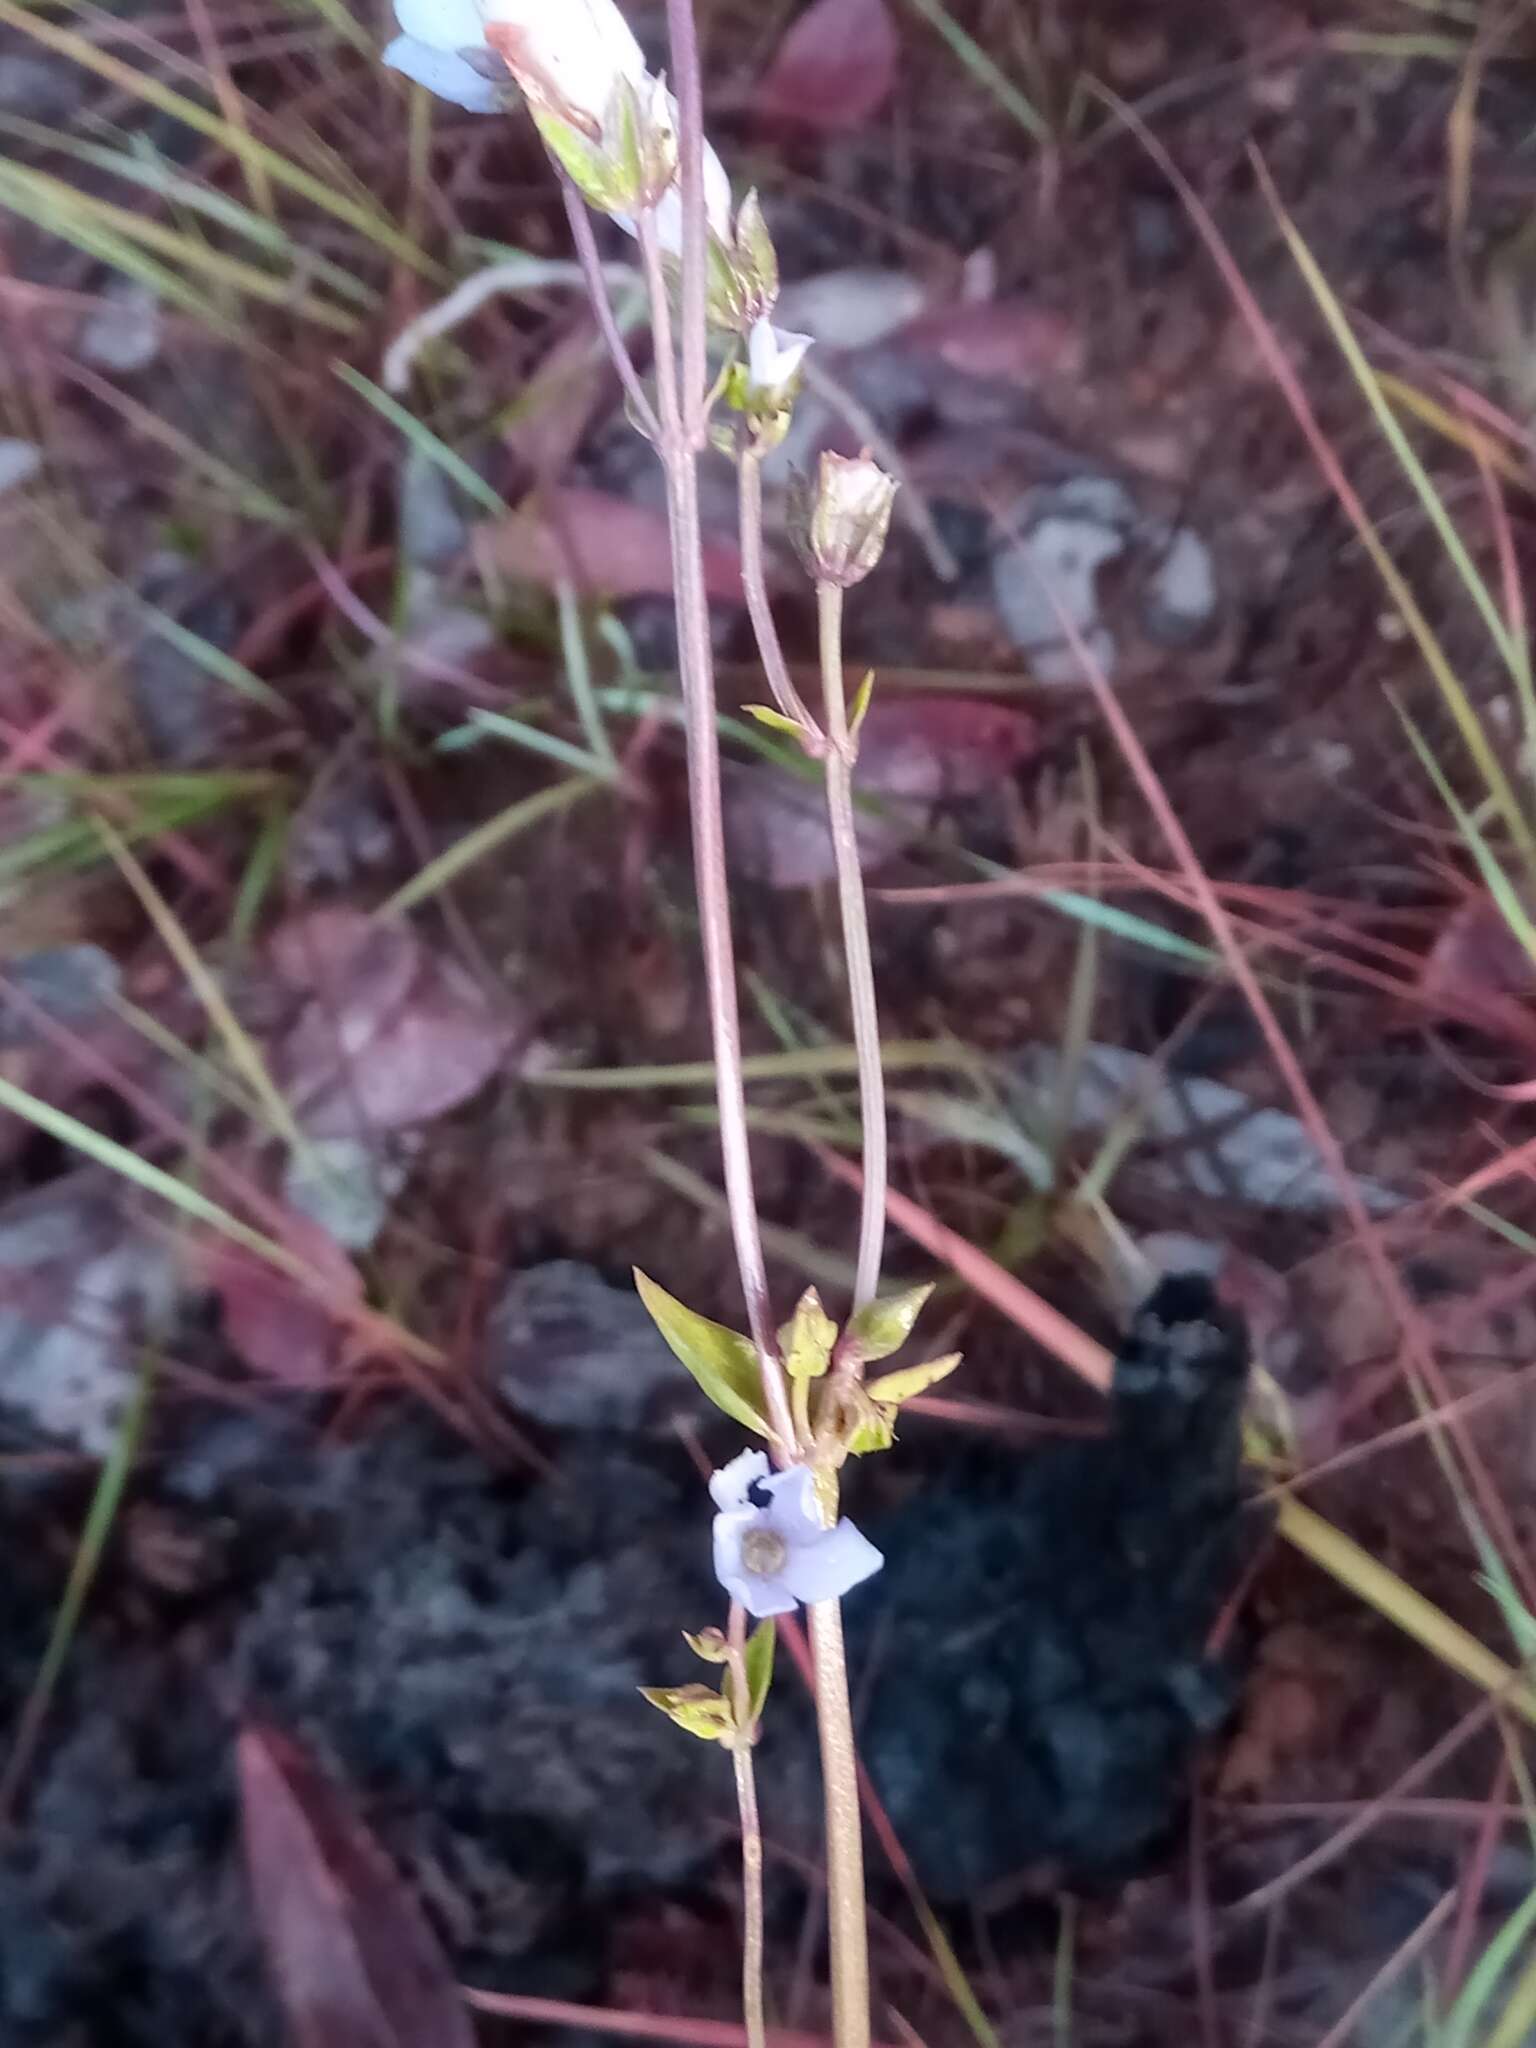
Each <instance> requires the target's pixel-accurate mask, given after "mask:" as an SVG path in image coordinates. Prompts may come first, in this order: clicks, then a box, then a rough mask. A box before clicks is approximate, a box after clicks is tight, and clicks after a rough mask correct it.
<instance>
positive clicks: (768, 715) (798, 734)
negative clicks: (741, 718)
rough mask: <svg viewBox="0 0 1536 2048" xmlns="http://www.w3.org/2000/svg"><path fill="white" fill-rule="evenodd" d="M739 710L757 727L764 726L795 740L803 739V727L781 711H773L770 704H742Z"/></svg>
mask: <svg viewBox="0 0 1536 2048" xmlns="http://www.w3.org/2000/svg"><path fill="white" fill-rule="evenodd" d="M741 708H742V710H743V711H745V712H746V713H747V715H748V716H749V717H751V718H755V719H756V720H757V722H758V724H759V725H766V726H768V727H770V728H771V729H772V730H773V731H774V732H787V733H788V734H789V736H790V738H791V739H795V740H798V739H801V738H803V737H804V734H805V728H804V726H803V725H801V724H800V723H799V721H798V720H797V719H794V718H786V717H785V716H784V714H783V712H782V711H775V710H774V708H773V706H772V705H771V704H743V705H742V707H741Z"/></svg>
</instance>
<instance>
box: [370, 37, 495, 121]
mask: <svg viewBox="0 0 1536 2048" xmlns="http://www.w3.org/2000/svg"><path fill="white" fill-rule="evenodd" d="M384 62H385V63H386V64H387V65H388V66H389V68H390V70H391V71H398V72H400V73H402V74H403V76H405V77H406V78H409V79H410V80H411V81H412V83H413V84H415V85H424V86H425V87H426V88H427V91H428V92H435V93H436V94H437V96H438V98H439V99H442V100H452V102H453V104H454V105H455V106H456V107H464V108H465V109H466V110H467V111H468V112H469V113H471V114H497V113H500V111H501V105H502V88H501V87H500V86H498V85H496V84H494V83H493V82H492V81H491V80H490V79H489V78H482V77H481V76H480V73H479V72H478V71H477V70H476V69H475V67H474V65H473V64H471V63H469V62H468V61H467V60H466V59H465V58H463V57H461V56H459V55H458V53H457V51H453V50H435V49H433V48H432V46H431V45H430V44H429V43H422V42H418V41H417V39H416V37H415V36H396V37H395V39H394V41H393V42H392V43H391V44H389V46H388V48H387V49H386V50H385V52H384Z"/></svg>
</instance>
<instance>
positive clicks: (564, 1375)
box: [486, 1259, 691, 1430]
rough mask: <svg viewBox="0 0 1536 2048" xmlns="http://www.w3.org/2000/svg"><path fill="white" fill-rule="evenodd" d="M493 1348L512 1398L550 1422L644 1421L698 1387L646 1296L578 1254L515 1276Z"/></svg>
mask: <svg viewBox="0 0 1536 2048" xmlns="http://www.w3.org/2000/svg"><path fill="white" fill-rule="evenodd" d="M486 1355H487V1358H488V1360H489V1370H490V1375H491V1378H492V1380H493V1382H494V1384H495V1386H496V1387H497V1389H498V1390H499V1391H500V1393H501V1394H502V1396H503V1397H504V1398H505V1400H506V1401H507V1402H508V1403H509V1405H510V1406H512V1407H513V1408H515V1409H517V1411H518V1412H519V1414H522V1415H527V1416H529V1417H531V1418H532V1419H533V1420H534V1421H535V1422H542V1423H544V1424H545V1425H546V1427H548V1428H550V1429H561V1430H567V1429H583V1430H585V1429H612V1430H637V1429H641V1428H644V1427H645V1425H646V1424H647V1423H655V1422H659V1421H661V1420H662V1419H663V1417H664V1416H665V1413H666V1411H667V1410H668V1408H669V1407H672V1406H675V1405H677V1403H678V1402H679V1401H680V1400H686V1398H687V1395H688V1390H689V1388H690V1385H691V1382H690V1381H689V1379H688V1377H687V1374H686V1373H685V1372H684V1371H683V1368H682V1367H681V1366H680V1365H679V1364H678V1362H677V1360H676V1359H675V1358H674V1357H673V1356H672V1353H671V1352H670V1351H669V1350H668V1349H667V1347H666V1345H665V1344H664V1343H663V1342H662V1340H661V1338H660V1337H659V1336H658V1335H657V1332H656V1326H655V1324H654V1323H653V1322H652V1321H651V1319H650V1317H649V1316H648V1315H647V1314H646V1311H645V1307H644V1305H643V1303H642V1302H641V1300H640V1297H639V1296H638V1295H637V1294H635V1293H634V1292H633V1291H632V1290H630V1289H627V1288H620V1287H610V1286H609V1284H608V1282H607V1281H606V1280H604V1278H603V1277H602V1275H601V1274H600V1273H598V1272H596V1271H594V1269H593V1268H592V1267H591V1266H586V1265H583V1264H582V1263H581V1262H580V1260H577V1259H551V1260H550V1261H549V1262H548V1263H547V1264H545V1265H542V1266H530V1267H528V1268H527V1269H526V1271H524V1272H521V1273H518V1274H515V1275H514V1276H513V1278H512V1279H511V1280H510V1281H509V1282H508V1283H507V1286H506V1288H505V1289H504V1290H503V1292H502V1295H501V1298H500V1300H499V1301H498V1302H497V1303H496V1306H495V1307H494V1308H493V1309H492V1311H491V1315H490V1320H489V1323H488V1325H487V1328H486Z"/></svg>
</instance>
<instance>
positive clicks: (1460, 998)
mask: <svg viewBox="0 0 1536 2048" xmlns="http://www.w3.org/2000/svg"><path fill="white" fill-rule="evenodd" d="M1419 989H1420V993H1421V994H1423V995H1425V996H1427V997H1428V998H1429V1000H1430V1001H1431V1002H1433V1003H1437V1004H1440V1005H1442V1006H1443V1007H1444V1008H1445V1009H1446V1010H1447V1011H1449V1012H1450V1013H1451V1014H1452V1015H1453V1016H1455V1015H1458V1014H1459V1015H1464V1016H1466V1017H1467V1019H1468V1021H1469V1022H1471V1021H1478V1022H1483V1023H1489V1022H1493V1021H1495V1020H1496V1019H1499V1018H1501V1017H1508V1018H1509V1020H1510V1021H1511V1022H1512V1023H1516V1022H1518V1023H1521V1024H1526V1023H1528V1021H1529V1010H1528V1009H1527V1007H1526V1006H1527V1005H1528V1004H1529V1003H1530V1001H1531V998H1532V997H1533V996H1536V964H1533V963H1532V960H1531V956H1530V954H1529V953H1527V952H1526V950H1525V948H1524V946H1522V945H1521V943H1520V941H1519V939H1518V938H1517V937H1516V936H1515V934H1514V932H1513V931H1511V929H1510V926H1509V922H1508V920H1507V919H1506V918H1505V917H1504V916H1503V915H1502V913H1501V912H1500V910H1499V907H1498V905H1497V904H1496V903H1494V902H1493V901H1492V900H1491V899H1490V898H1489V897H1487V896H1473V897H1470V898H1468V900H1467V901H1466V902H1465V903H1463V904H1462V905H1461V906H1460V907H1459V908H1458V909H1456V910H1454V911H1453V912H1452V913H1451V916H1450V918H1449V920H1448V922H1447V923H1446V925H1445V928H1444V930H1443V931H1442V932H1441V933H1440V936H1439V937H1438V938H1437V939H1436V940H1435V943H1434V945H1433V946H1432V947H1431V948H1430V953H1429V958H1428V959H1427V960H1426V961H1425V963H1424V970H1423V973H1422V974H1421V976H1420V978H1419ZM1522 999H1523V1000H1522Z"/></svg>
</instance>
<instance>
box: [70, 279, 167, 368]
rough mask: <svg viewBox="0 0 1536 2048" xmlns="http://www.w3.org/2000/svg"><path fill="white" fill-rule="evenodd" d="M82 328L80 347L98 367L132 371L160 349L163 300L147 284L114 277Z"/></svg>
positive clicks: (152, 359)
mask: <svg viewBox="0 0 1536 2048" xmlns="http://www.w3.org/2000/svg"><path fill="white" fill-rule="evenodd" d="M101 300H102V303H101V304H100V305H99V306H98V307H97V309H96V311H95V312H94V313H91V314H89V315H88V316H87V318H86V320H85V322H84V324H83V326H82V327H81V329H80V339H79V344H78V346H79V349H80V353H81V355H82V356H83V357H84V358H85V360H86V361H87V362H88V363H93V364H94V365H95V367H96V368H97V369H98V370H115V371H116V372H117V373H118V374H119V375H122V376H127V375H131V374H132V373H133V372H134V371H135V370H147V369H148V368H149V366H150V364H151V363H152V362H153V361H154V360H155V357H156V356H157V355H159V353H160V342H161V331H160V300H159V298H158V296H157V295H156V294H155V293H154V292H152V291H151V290H150V289H149V287H148V285H143V284H138V283H136V282H135V281H133V280H132V279H130V278H113V279H112V280H111V282H110V283H109V284H108V285H107V286H106V288H105V290H104V291H103V292H102V294H101Z"/></svg>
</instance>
